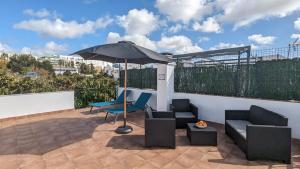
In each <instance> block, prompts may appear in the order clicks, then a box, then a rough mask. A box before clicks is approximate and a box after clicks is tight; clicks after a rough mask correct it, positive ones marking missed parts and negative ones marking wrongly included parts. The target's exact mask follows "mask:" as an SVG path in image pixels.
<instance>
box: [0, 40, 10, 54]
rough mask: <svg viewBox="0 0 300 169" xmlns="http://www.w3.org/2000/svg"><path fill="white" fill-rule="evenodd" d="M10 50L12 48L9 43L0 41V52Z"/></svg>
mask: <svg viewBox="0 0 300 169" xmlns="http://www.w3.org/2000/svg"><path fill="white" fill-rule="evenodd" d="M12 51H13V49H12V48H11V47H10V46H9V45H7V44H5V43H1V42H0V52H12Z"/></svg>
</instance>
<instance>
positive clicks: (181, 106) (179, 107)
mask: <svg viewBox="0 0 300 169" xmlns="http://www.w3.org/2000/svg"><path fill="white" fill-rule="evenodd" d="M172 106H173V111H175V112H188V111H190V100H189V99H173V100H172Z"/></svg>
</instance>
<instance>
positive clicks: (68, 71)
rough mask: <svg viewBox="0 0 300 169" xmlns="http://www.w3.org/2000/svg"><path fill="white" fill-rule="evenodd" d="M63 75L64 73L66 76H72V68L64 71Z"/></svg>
mask: <svg viewBox="0 0 300 169" xmlns="http://www.w3.org/2000/svg"><path fill="white" fill-rule="evenodd" d="M63 75H64V76H71V75H72V73H71V71H70V70H67V71H65V72H64V73H63Z"/></svg>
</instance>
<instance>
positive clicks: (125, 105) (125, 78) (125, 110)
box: [124, 59, 127, 127]
mask: <svg viewBox="0 0 300 169" xmlns="http://www.w3.org/2000/svg"><path fill="white" fill-rule="evenodd" d="M124 76H125V77H124V127H125V126H126V121H127V119H126V118H127V100H126V99H127V95H126V90H127V59H125V75H124Z"/></svg>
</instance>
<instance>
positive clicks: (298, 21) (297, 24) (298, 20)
mask: <svg viewBox="0 0 300 169" xmlns="http://www.w3.org/2000/svg"><path fill="white" fill-rule="evenodd" d="M299 4H300V2H299ZM294 26H295V29H298V30H300V18H298V19H297V20H296V21H295V22H294Z"/></svg>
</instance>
